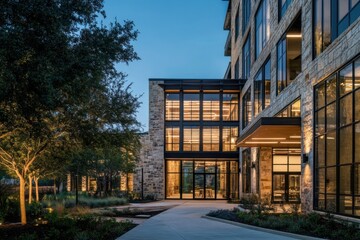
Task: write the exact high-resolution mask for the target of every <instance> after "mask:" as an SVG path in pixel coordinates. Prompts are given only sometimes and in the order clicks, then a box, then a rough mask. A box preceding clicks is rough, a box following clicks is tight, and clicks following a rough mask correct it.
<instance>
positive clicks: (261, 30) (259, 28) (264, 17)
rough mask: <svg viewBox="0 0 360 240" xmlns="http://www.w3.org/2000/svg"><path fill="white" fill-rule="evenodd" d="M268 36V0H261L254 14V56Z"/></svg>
mask: <svg viewBox="0 0 360 240" xmlns="http://www.w3.org/2000/svg"><path fill="white" fill-rule="evenodd" d="M269 38H270V6H269V0H262V2H261V3H260V6H259V8H258V10H257V12H256V15H255V58H257V57H258V56H259V55H260V53H261V51H262V49H263V48H264V46H265V44H266V42H267V41H268V40H269Z"/></svg>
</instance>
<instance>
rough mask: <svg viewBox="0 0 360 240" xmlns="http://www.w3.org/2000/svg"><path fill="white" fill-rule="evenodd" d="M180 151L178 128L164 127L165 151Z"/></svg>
mask: <svg viewBox="0 0 360 240" xmlns="http://www.w3.org/2000/svg"><path fill="white" fill-rule="evenodd" d="M179 150H180V128H179V127H166V138H165V151H179Z"/></svg>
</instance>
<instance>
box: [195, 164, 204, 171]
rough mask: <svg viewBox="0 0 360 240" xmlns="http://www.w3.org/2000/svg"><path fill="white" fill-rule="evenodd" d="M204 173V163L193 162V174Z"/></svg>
mask: <svg viewBox="0 0 360 240" xmlns="http://www.w3.org/2000/svg"><path fill="white" fill-rule="evenodd" d="M204 172H205V162H203V161H196V162H195V173H204Z"/></svg>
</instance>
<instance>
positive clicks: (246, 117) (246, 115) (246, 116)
mask: <svg viewBox="0 0 360 240" xmlns="http://www.w3.org/2000/svg"><path fill="white" fill-rule="evenodd" d="M251 106H252V102H251V87H249V88H248V90H246V93H245V94H244V96H243V121H242V128H245V127H246V126H247V125H248V124H249V123H250V121H251Z"/></svg>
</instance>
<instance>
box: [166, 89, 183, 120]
mask: <svg viewBox="0 0 360 240" xmlns="http://www.w3.org/2000/svg"><path fill="white" fill-rule="evenodd" d="M165 105H166V114H165V115H166V117H165V120H166V121H179V120H180V94H178V93H168V94H166V103H165Z"/></svg>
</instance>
